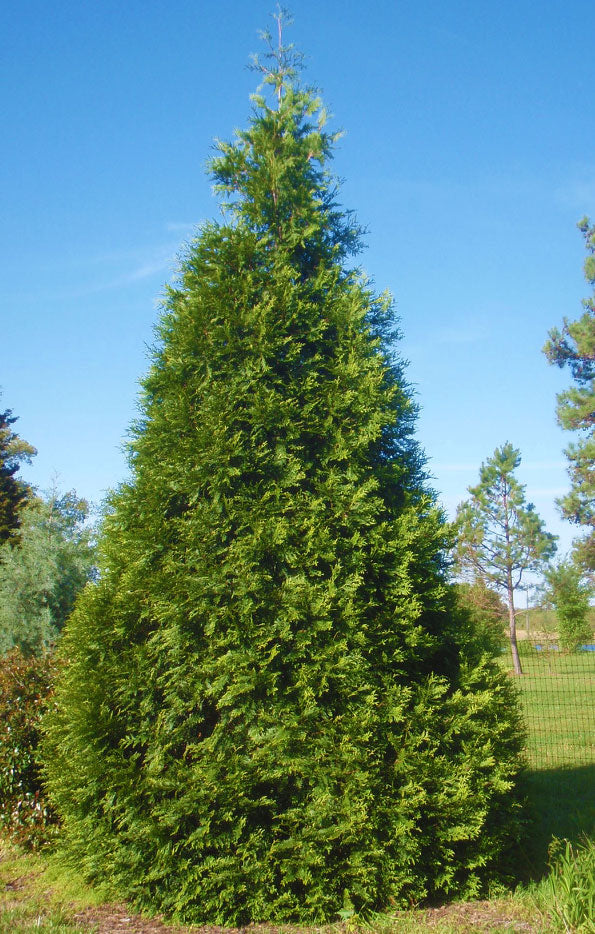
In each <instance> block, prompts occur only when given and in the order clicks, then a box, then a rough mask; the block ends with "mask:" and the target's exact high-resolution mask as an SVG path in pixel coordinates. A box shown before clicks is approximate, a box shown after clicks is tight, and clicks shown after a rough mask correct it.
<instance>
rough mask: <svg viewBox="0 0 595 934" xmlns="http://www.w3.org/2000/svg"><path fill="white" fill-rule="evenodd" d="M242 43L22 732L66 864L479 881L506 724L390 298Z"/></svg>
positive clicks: (243, 901) (246, 902) (496, 827)
mask: <svg viewBox="0 0 595 934" xmlns="http://www.w3.org/2000/svg"><path fill="white" fill-rule="evenodd" d="M256 67H258V68H260V69H261V71H262V75H263V81H264V89H263V93H262V94H261V95H257V96H255V97H254V100H253V103H254V110H253V114H252V119H251V122H250V125H249V127H248V129H247V130H246V131H244V132H241V133H239V134H238V135H237V138H236V139H235V140H234V141H233V142H231V143H220V144H219V145H218V153H217V155H216V156H215V158H214V159H213V161H212V164H211V171H212V175H213V178H214V181H215V184H216V186H217V189H218V191H219V192H220V193H221V194H222V196H223V198H224V200H225V201H226V203H227V205H228V207H229V211H228V213H227V215H226V219H225V221H224V222H222V223H207V224H205V225H204V226H203V227H202V229H201V230H200V232H199V234H198V236H197V237H196V239H195V240H194V241H193V242H192V243H191V244H190V245H189V246H188V248H187V251H186V254H185V256H184V259H183V261H182V265H181V271H180V277H179V282H178V283H177V285H175V286H174V287H172V288H171V289H169V291H168V294H167V298H166V300H165V304H164V309H163V314H162V317H161V320H160V324H159V329H158V343H157V346H156V348H155V351H154V355H153V360H152V366H151V369H150V372H149V374H148V376H147V377H146V379H145V380H144V383H143V397H142V418H141V419H140V420H139V422H138V423H137V424H136V426H135V428H134V432H133V437H132V440H131V445H130V458H131V467H132V479H131V481H130V482H129V483H128V484H126V485H124V486H123V487H122V488H121V489H120V490H119V491H118V492H117V493H116V494H115V495H114V497H113V501H112V509H111V513H110V514H109V515H108V517H107V519H106V521H105V524H104V529H103V534H102V539H101V552H102V566H101V573H100V579H99V581H98V583H97V584H96V585H95V586H92V587H88V588H87V589H86V590H85V592H84V593H83V595H82V598H81V599H80V601H79V603H78V607H77V609H76V610H75V613H74V616H73V617H72V618H71V621H70V622H69V624H68V626H67V629H66V635H65V637H64V638H63V641H62V646H61V655H62V658H63V660H64V662H65V667H64V669H63V671H62V674H61V677H60V679H59V683H58V687H57V691H56V710H55V712H54V713H53V714H52V716H51V719H50V721H49V724H48V727H47V738H46V741H45V759H46V763H47V764H46V775H47V780H48V787H49V789H50V791H51V795H52V799H53V801H54V803H55V805H56V807H57V809H58V811H59V813H60V814H61V816H62V819H63V824H64V846H65V852H66V853H67V854H69V856H70V858H71V859H72V860H74V861H75V862H76V865H77V867H78V868H79V870H80V871H81V872H82V873H83V874H84V875H85V876H86V877H87V878H90V879H100V880H102V881H104V882H106V881H107V882H108V883H110V884H111V885H113V886H114V888H116V889H117V890H118V891H120V892H123V893H125V894H127V895H128V896H132V897H133V898H136V900H137V901H138V902H140V903H141V904H145V905H150V906H152V907H153V908H159V909H161V910H165V911H167V912H170V913H173V914H174V915H176V916H178V917H180V918H182V919H185V920H192V921H210V922H217V923H228V924H230V923H233V924H238V923H244V922H247V921H250V920H253V921H263V920H275V921H282V920H290V919H299V920H302V921H306V920H317V921H321V920H328V919H333V918H336V917H337V916H338V914H339V913H343V916H347V915H349V914H350V913H352V912H353V911H364V910H367V909H374V908H378V907H381V906H386V905H388V904H399V905H403V904H408V903H410V902H411V901H415V900H417V899H420V898H423V897H424V896H426V895H428V894H434V893H436V892H449V893H454V892H457V893H465V892H467V893H473V892H477V891H478V890H479V889H480V886H481V884H482V880H485V879H487V878H489V877H491V876H492V875H493V874H494V872H496V871H497V868H498V865H499V861H500V860H501V858H502V851H503V849H504V848H505V847H506V845H507V844H509V843H510V842H511V841H514V839H515V837H516V834H517V830H518V812H517V807H518V806H517V803H516V800H515V796H514V793H513V792H512V788H513V785H514V780H515V776H516V773H517V771H518V768H519V762H518V751H519V747H520V744H521V733H520V730H519V724H518V721H517V716H516V708H515V704H514V699H513V697H512V696H511V689H510V687H509V686H508V683H507V681H506V679H505V677H504V676H503V675H502V674H500V673H499V669H498V668H497V667H496V666H495V665H494V664H493V663H492V662H491V661H490V659H489V658H487V657H486V656H485V655H483V654H482V653H481V651H480V650H479V649H478V648H477V646H476V645H475V643H474V640H473V634H472V633H471V632H470V631H463V630H464V626H463V624H461V626H463V628H461V626H459V623H458V621H457V619H456V618H455V613H454V610H453V609H452V604H453V601H452V598H451V595H450V591H449V588H448V586H447V584H446V583H445V576H444V557H443V556H444V548H445V545H446V534H445V526H444V523H443V520H442V517H441V515H440V513H439V512H438V510H437V509H436V508H435V505H434V502H433V498H432V496H431V495H430V494H429V493H428V492H427V490H426V489H425V487H424V477H423V458H422V457H421V455H420V452H419V450H418V447H417V445H416V443H415V440H414V439H413V436H412V430H413V422H414V417H415V405H414V403H413V402H412V399H411V394H410V392H409V389H408V387H407V384H406V382H405V380H404V376H403V367H402V363H401V362H400V360H399V359H398V358H396V357H395V356H394V346H395V345H394V341H395V338H396V334H395V329H394V319H393V310H392V305H391V302H390V300H389V298H387V297H386V296H378V295H377V294H376V293H375V292H374V291H373V290H372V288H371V287H370V285H369V284H368V283H367V282H366V281H364V280H363V279H362V277H361V276H360V275H359V274H358V272H357V271H355V270H353V269H352V268H350V266H349V265H348V262H347V260H348V258H349V257H350V256H351V255H352V254H353V253H354V251H355V250H356V249H357V247H358V240H359V231H358V229H357V227H356V225H355V224H354V222H353V219H352V217H351V216H350V214H348V213H345V212H343V211H342V210H341V209H340V208H339V207H338V205H337V201H336V185H335V182H334V180H333V178H332V176H331V175H330V174H329V172H328V163H329V159H330V157H331V153H332V148H333V142H334V137H333V135H332V134H330V133H329V132H328V131H327V130H326V128H325V118H324V112H323V110H322V107H321V104H320V102H319V100H318V99H317V98H316V97H315V96H313V94H311V93H310V92H309V91H308V90H306V89H304V88H303V87H302V86H301V85H300V83H299V81H298V78H297V76H296V73H295V69H294V67H293V59H292V52H291V49H288V48H284V47H283V46H280V48H279V49H276V50H275V51H274V53H273V54H272V57H271V58H270V59H265V63H264V65H261V64H260V63H258V62H257V63H256ZM267 90H268V91H272V94H270V99H269V96H267Z"/></svg>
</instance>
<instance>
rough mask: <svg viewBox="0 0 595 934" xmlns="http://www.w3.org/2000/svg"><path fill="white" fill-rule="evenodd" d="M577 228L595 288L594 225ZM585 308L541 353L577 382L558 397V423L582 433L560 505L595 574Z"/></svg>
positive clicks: (592, 319)
mask: <svg viewBox="0 0 595 934" xmlns="http://www.w3.org/2000/svg"><path fill="white" fill-rule="evenodd" d="M578 227H579V230H580V231H581V232H582V234H583V236H584V238H585V244H586V247H587V251H588V254H589V255H588V256H587V258H586V260H585V266H584V269H585V278H586V280H587V282H588V283H589V284H590V285H591V286H594V287H595V225H592V224H590V223H589V221H588V219H587V218H586V217H584V218H583V219H582V221H580V222H579V225H578ZM583 307H584V312H583V314H582V315H581V317H580V318H578V320H576V321H568V320H567V319H566V318H565V319H564V326H563V328H562V330H561V331H559V330H558V328H553V330H551V331H550V335H549V340H548V341H547V343H546V345H545V347H544V348H543V350H544V353H545V355H546V356H547V358H548V360H549V361H550V363H555V364H557V366H559V367H565V366H568V367H569V369H570V372H571V374H572V378H573V380H574V383H575V385H574V386H572V387H571V388H570V389H568V390H566V392H562V393H560V395H559V396H558V408H557V413H558V422H559V424H560V425H561V426H562V428H566V429H568V430H569V431H578V432H580V434H579V436H578V441H577V443H576V444H571V445H570V446H569V447H568V449H567V450H566V457H567V458H568V462H569V473H570V479H571V484H572V488H571V490H570V492H569V493H568V494H567V495H566V496H564V497H562V499H560V500H559V501H558V505H559V506H560V508H561V510H562V515H563V516H564V517H565V518H566V519H569V520H570V521H571V522H574V523H576V524H577V525H579V526H583V527H585V528H586V530H587V535H586V536H585V537H584V538H582V539H579V540H578V541H577V543H576V551H577V555H578V558H579V560H580V561H582V563H583V565H584V566H585V568H587V570H589V571H595V296H592V297H591V298H587V299H585V300H584V301H583Z"/></svg>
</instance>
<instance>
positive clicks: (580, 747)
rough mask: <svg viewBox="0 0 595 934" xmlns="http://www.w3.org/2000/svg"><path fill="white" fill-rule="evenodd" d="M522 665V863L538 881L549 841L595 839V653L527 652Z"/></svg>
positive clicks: (516, 680) (519, 681) (544, 865)
mask: <svg viewBox="0 0 595 934" xmlns="http://www.w3.org/2000/svg"><path fill="white" fill-rule="evenodd" d="M521 662H522V666H523V670H524V674H523V676H522V677H519V678H516V679H515V682H516V685H517V687H518V689H519V693H520V701H521V709H522V711H523V715H524V719H525V724H526V728H527V762H528V770H527V775H526V779H525V782H526V791H527V796H528V799H529V802H530V810H531V815H532V827H531V833H530V837H528V839H527V842H526V852H525V854H524V861H525V862H526V866H527V875H528V876H529V877H533V878H536V877H539V876H541V875H542V874H543V873H544V872H545V869H546V864H547V859H548V847H549V845H550V843H551V841H552V838H554V837H555V838H558V839H562V838H566V839H569V840H573V841H578V840H580V839H581V837H583V836H587V837H591V838H595V652H581V653H576V654H572V655H564V654H562V653H560V652H557V651H542V652H536V651H534V650H533V651H527V650H526V649H525V650H524V651H523V654H522V656H521ZM505 664H506V662H505ZM509 667H510V666H509Z"/></svg>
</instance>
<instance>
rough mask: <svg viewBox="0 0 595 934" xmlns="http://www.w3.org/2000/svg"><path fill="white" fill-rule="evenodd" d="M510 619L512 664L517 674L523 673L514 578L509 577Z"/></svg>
mask: <svg viewBox="0 0 595 934" xmlns="http://www.w3.org/2000/svg"><path fill="white" fill-rule="evenodd" d="M507 589H508V621H509V632H510V651H511V654H512V665H513V668H514V673H515V675H522V673H523V669H522V667H521V660H520V658H519V647H518V645H517V641H516V618H515V615H514V589H513V586H512V580H511V579H510V576H509V579H508V588H507Z"/></svg>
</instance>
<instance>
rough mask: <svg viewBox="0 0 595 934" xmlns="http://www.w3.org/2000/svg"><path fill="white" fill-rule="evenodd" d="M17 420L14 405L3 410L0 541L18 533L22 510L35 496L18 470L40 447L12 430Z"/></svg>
mask: <svg viewBox="0 0 595 934" xmlns="http://www.w3.org/2000/svg"><path fill="white" fill-rule="evenodd" d="M16 421H17V418H16V416H14V415H13V414H12V411H11V409H6V410H5V411H4V412H0V545H1V544H2V543H3V542H6V541H8V540H9V539H13V540H14V539H15V538H16V537H17V534H18V528H19V525H20V518H19V517H20V513H21V510H22V509H23V507H24V506H25V504H26V503H27V502H28V501H29V500H31V498H32V497H33V491H32V489H31V487H30V486H29V484H27V483H25V482H24V481H23V480H21V479H20V477H17V476H16V474H17V473H18V471H19V468H20V466H21V464H22V463H26V464H30V463H31V458H32V457H33V456H34V455H35V454H36V453H37V451H36V450H35V448H34V447H32V446H31V445H30V444H28V443H27V442H26V441H23V439H22V438H19V436H18V435H17V434H16V432H14V431H13V430H12V426H13V425H14V423H15V422H16Z"/></svg>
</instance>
